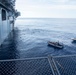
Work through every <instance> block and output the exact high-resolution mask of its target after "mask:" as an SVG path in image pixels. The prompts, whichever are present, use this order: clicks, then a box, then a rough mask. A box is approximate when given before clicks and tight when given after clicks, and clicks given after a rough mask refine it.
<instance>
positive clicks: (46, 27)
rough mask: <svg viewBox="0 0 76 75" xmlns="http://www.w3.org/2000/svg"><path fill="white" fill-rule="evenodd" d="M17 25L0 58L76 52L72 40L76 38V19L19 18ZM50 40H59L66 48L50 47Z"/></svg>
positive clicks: (0, 51) (0, 53)
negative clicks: (48, 43) (48, 44)
mask: <svg viewBox="0 0 76 75" xmlns="http://www.w3.org/2000/svg"><path fill="white" fill-rule="evenodd" d="M15 27H16V28H15V31H14V37H11V39H10V41H9V42H10V43H9V42H8V40H6V41H7V42H8V43H7V42H4V46H3V47H2V48H0V59H13V58H31V57H43V56H48V55H56V56H59V55H70V54H76V43H72V40H71V39H72V38H76V19H18V20H17V21H16V23H15ZM48 41H59V42H61V43H63V44H64V49H55V48H53V47H48V46H47V42H48ZM5 46H6V47H5ZM4 48H6V50H5V49H4Z"/></svg>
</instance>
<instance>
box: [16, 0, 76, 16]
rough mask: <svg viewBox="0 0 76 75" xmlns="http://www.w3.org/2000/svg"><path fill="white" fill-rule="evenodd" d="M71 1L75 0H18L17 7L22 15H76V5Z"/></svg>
mask: <svg viewBox="0 0 76 75" xmlns="http://www.w3.org/2000/svg"><path fill="white" fill-rule="evenodd" d="M34 1H35V2H34ZM43 1H44V2H43ZM49 2H52V4H49ZM69 2H74V0H73V1H72V0H38V1H37V0H23V1H21V0H17V6H16V8H17V9H18V10H19V11H21V17H76V5H74V4H69ZM36 3H37V4H36ZM40 3H41V4H40ZM54 3H56V5H55V4H54ZM66 3H67V4H66Z"/></svg>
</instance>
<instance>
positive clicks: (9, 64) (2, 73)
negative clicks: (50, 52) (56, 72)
mask: <svg viewBox="0 0 76 75" xmlns="http://www.w3.org/2000/svg"><path fill="white" fill-rule="evenodd" d="M0 75H53V74H52V71H51V68H50V65H49V62H48V59H47V58H37V59H25V60H11V61H7V60H6V61H1V62H0Z"/></svg>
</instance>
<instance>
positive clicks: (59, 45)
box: [48, 41, 64, 49]
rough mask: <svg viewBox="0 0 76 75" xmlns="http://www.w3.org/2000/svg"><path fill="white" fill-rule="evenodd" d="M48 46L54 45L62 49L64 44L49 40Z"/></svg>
mask: <svg viewBox="0 0 76 75" xmlns="http://www.w3.org/2000/svg"><path fill="white" fill-rule="evenodd" d="M48 46H52V47H55V48H59V49H62V48H63V47H64V46H63V44H60V43H59V42H50V41H49V42H48Z"/></svg>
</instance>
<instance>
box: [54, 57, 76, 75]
mask: <svg viewBox="0 0 76 75" xmlns="http://www.w3.org/2000/svg"><path fill="white" fill-rule="evenodd" d="M54 62H55V64H56V66H57V68H58V71H59V73H60V75H76V56H63V57H54Z"/></svg>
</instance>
